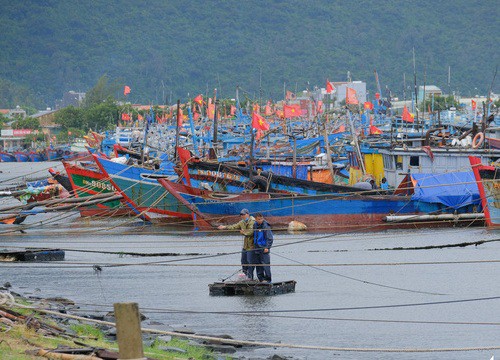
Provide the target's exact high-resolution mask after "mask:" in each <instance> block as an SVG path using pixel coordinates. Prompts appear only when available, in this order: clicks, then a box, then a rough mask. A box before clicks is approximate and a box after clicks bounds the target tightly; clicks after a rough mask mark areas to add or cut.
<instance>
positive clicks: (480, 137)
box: [472, 132, 484, 149]
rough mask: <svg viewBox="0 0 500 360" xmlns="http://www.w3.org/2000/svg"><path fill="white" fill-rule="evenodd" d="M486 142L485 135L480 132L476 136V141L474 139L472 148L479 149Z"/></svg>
mask: <svg viewBox="0 0 500 360" xmlns="http://www.w3.org/2000/svg"><path fill="white" fill-rule="evenodd" d="M483 141H484V134H483V133H482V132H478V133H477V134H476V136H474V139H472V148H473V149H477V148H478V147H480V146H481V145H482V144H483Z"/></svg>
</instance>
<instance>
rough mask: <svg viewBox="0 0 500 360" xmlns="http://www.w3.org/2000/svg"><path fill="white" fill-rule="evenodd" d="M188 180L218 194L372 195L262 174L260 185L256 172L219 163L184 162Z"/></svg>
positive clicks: (353, 188)
mask: <svg viewBox="0 0 500 360" xmlns="http://www.w3.org/2000/svg"><path fill="white" fill-rule="evenodd" d="M187 167H188V170H189V177H190V178H191V179H194V180H198V181H204V182H207V183H209V185H211V186H212V184H215V185H216V186H217V188H213V190H218V191H234V189H235V188H237V189H242V188H243V189H245V188H246V189H248V190H253V189H259V190H264V191H266V190H268V191H277V190H279V191H287V192H295V193H298V194H306V195H322V194H339V193H340V194H341V193H363V194H366V195H370V194H371V195H373V194H376V192H375V191H374V192H367V191H366V190H363V189H359V188H356V187H353V186H345V185H334V184H325V183H323V182H316V181H308V180H303V179H294V178H292V177H288V176H282V175H276V174H272V173H269V172H262V173H261V178H263V179H262V180H263V181H264V183H262V184H259V183H257V182H256V181H255V178H256V176H257V172H256V171H250V169H249V168H247V167H238V166H234V165H227V164H222V163H210V162H205V161H189V162H187Z"/></svg>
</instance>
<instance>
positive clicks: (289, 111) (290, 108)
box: [283, 104, 302, 118]
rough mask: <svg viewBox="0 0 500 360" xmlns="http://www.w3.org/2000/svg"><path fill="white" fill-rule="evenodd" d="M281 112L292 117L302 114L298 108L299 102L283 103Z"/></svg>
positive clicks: (287, 116)
mask: <svg viewBox="0 0 500 360" xmlns="http://www.w3.org/2000/svg"><path fill="white" fill-rule="evenodd" d="M283 113H284V115H285V117H286V118H294V117H298V116H300V115H301V114H302V110H301V109H300V105H299V104H295V105H284V106H283Z"/></svg>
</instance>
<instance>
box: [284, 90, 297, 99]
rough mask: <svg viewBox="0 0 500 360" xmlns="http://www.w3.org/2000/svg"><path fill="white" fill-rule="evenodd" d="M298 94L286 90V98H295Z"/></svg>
mask: <svg viewBox="0 0 500 360" xmlns="http://www.w3.org/2000/svg"><path fill="white" fill-rule="evenodd" d="M296 97H297V96H295V94H294V93H293V92H291V91H289V90H287V91H286V95H285V100H293V99H295V98H296Z"/></svg>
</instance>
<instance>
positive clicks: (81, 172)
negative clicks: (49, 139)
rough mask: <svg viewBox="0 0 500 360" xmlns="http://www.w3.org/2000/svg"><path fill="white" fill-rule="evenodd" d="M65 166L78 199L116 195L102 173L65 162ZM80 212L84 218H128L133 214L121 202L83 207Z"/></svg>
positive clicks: (115, 201)
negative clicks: (104, 194) (99, 195)
mask: <svg viewBox="0 0 500 360" xmlns="http://www.w3.org/2000/svg"><path fill="white" fill-rule="evenodd" d="M63 165H64V168H65V169H66V173H67V174H68V177H69V181H70V182H71V186H72V188H73V191H74V193H75V196H76V197H89V196H93V195H96V194H102V193H114V192H115V191H116V189H115V188H114V187H113V185H112V184H111V183H110V182H109V181H108V180H107V179H106V178H105V176H104V174H103V173H102V172H100V171H97V170H93V169H88V168H83V167H81V166H78V165H73V164H70V163H67V162H63ZM79 210H80V216H82V217H88V216H127V215H131V214H132V211H131V210H130V209H129V208H127V207H125V206H123V205H122V203H121V201H120V200H113V201H108V202H106V203H102V204H96V205H90V206H88V207H81V208H80V209H79Z"/></svg>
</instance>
